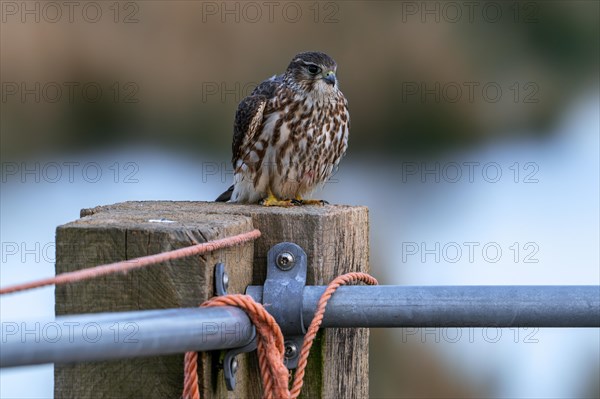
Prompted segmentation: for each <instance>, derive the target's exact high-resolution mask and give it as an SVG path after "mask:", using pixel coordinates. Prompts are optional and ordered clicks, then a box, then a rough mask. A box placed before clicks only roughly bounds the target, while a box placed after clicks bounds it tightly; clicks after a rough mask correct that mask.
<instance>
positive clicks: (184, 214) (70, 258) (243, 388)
mask: <svg viewBox="0 0 600 399" xmlns="http://www.w3.org/2000/svg"><path fill="white" fill-rule="evenodd" d="M81 216H82V219H79V220H77V221H75V222H73V223H69V224H66V225H64V226H60V227H59V228H58V229H57V262H56V269H57V273H62V272H65V271H71V270H75V269H81V268H84V267H90V266H93V265H96V264H100V263H107V262H113V261H117V260H123V259H130V258H133V257H138V256H143V255H147V254H152V253H158V252H163V251H166V250H170V249H175V248H180V247H184V246H188V245H191V244H193V243H195V242H204V241H207V240H212V239H216V238H222V237H225V236H229V235H233V234H238V233H241V232H246V231H249V230H251V229H252V228H258V229H259V230H260V231H261V232H262V236H261V238H259V239H258V240H257V241H256V242H255V243H254V244H252V243H248V244H244V245H243V246H240V247H236V248H232V249H228V250H222V251H216V252H214V253H212V254H208V255H205V256H200V257H193V258H188V259H183V260H179V261H176V262H171V263H170V264H169V265H167V266H166V267H165V266H164V265H162V266H161V265H157V266H152V267H150V268H147V269H145V270H139V271H134V272H131V273H129V274H128V275H125V276H123V275H119V276H109V277H105V278H102V279H100V280H99V281H98V280H96V281H92V282H88V283H79V284H75V285H73V286H62V287H57V289H56V313H57V315H59V314H60V315H62V314H67V313H87V312H100V311H124V310H138V309H155V308H169V307H184V306H196V305H198V304H199V303H201V302H203V301H204V300H206V299H208V298H209V297H210V296H212V295H213V289H212V285H213V280H212V278H213V275H212V273H213V267H214V264H215V263H216V262H218V261H222V262H224V263H225V265H226V270H227V272H228V274H229V276H230V292H236V293H239V292H243V290H244V288H245V287H246V286H247V285H249V284H263V282H264V278H265V273H266V255H267V252H268V250H269V248H270V247H271V246H273V245H275V244H277V243H279V242H282V241H291V242H294V243H296V244H298V245H300V246H301V247H302V248H303V249H304V250H305V251H306V253H307V255H308V276H307V278H308V281H307V283H308V284H311V285H312V284H318V285H324V284H327V283H328V282H329V281H331V280H332V279H333V278H334V277H336V276H338V275H340V274H343V273H347V272H350V271H364V272H368V270H369V240H368V238H369V231H368V210H367V208H365V207H350V206H324V207H319V206H304V207H294V208H270V207H262V206H248V205H236V204H223V203H205V202H125V203H120V204H115V205H108V206H101V207H96V208H93V209H84V210H82V212H81ZM149 220H153V221H152V222H150V221H149ZM161 220H162V221H161ZM168 221H173V222H174V223H170V222H168ZM117 327H118V326H117ZM117 327H116V328H117ZM102 333H111V334H112V333H113V332H112V331H110V332H102ZM124 333H125V332H124ZM368 337H369V334H368V330H367V329H329V330H327V331H325V332H321V333H320V335H319V336H318V338H317V340H316V342H315V345H314V346H313V349H312V351H311V355H310V358H309V363H308V368H307V374H306V378H305V383H304V388H303V391H302V397H304V398H338V397H344V398H359V399H362V398H366V397H368V392H369V381H368V371H369V363H368ZM240 360H241V361H240V368H239V371H238V373H237V374H236V379H237V387H236V390H235V392H233V393H228V392H227V391H226V390H225V386H224V382H223V377H222V370H220V369H219V368H218V362H219V359H218V355H214V356H211V355H210V354H204V355H203V356H202V357H201V364H200V367H199V370H200V372H201V374H202V375H201V377H200V381H201V384H202V397H203V398H223V397H232V398H233V397H236V398H237V397H240V398H241V397H244V398H246V397H248V398H258V397H260V383H259V382H258V381H259V379H260V377H259V373H258V364H257V361H256V357H255V356H254V355H252V356H244V358H243V359H240ZM182 382H183V356H182V355H174V356H160V357H151V358H141V359H125V360H120V361H114V362H98V363H88V364H78V365H56V367H55V396H56V397H57V398H58V397H61V398H62V397H105V398H109V397H110V398H114V397H157V398H158V397H178V396H179V395H180V394H181V388H182Z"/></svg>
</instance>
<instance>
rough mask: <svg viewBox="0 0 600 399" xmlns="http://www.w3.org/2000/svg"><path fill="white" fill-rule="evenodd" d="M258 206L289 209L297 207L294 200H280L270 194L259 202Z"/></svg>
mask: <svg viewBox="0 0 600 399" xmlns="http://www.w3.org/2000/svg"><path fill="white" fill-rule="evenodd" d="M259 204H260V205H262V206H283V207H290V206H295V205H297V204H296V203H295V202H294V200H280V199H278V198H277V197H275V196H274V195H272V194H271V195H269V196H268V197H267V198H265V199H263V200H261V201H260V202H259Z"/></svg>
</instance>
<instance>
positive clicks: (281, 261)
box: [275, 252, 296, 270]
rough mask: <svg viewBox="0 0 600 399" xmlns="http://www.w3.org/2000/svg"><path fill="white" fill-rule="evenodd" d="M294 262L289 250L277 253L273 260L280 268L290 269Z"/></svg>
mask: <svg viewBox="0 0 600 399" xmlns="http://www.w3.org/2000/svg"><path fill="white" fill-rule="evenodd" d="M295 262H296V260H295V259H294V255H292V254H291V253H289V252H282V253H280V254H279V255H277V259H276V261H275V263H276V264H277V267H278V268H280V269H281V270H290V269H291V268H293V267H294V263H295Z"/></svg>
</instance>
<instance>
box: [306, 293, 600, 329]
mask: <svg viewBox="0 0 600 399" xmlns="http://www.w3.org/2000/svg"><path fill="white" fill-rule="evenodd" d="M324 291H325V287H322V286H306V287H305V288H304V299H303V317H304V324H305V325H306V326H308V324H309V323H310V321H311V320H312V317H313V314H314V312H315V310H316V307H317V302H318V300H319V298H320V297H321V294H322V293H323V292H324ZM323 327H600V286H419V287H417V286H344V287H340V288H339V289H338V290H337V291H336V293H335V294H334V295H333V297H332V298H331V300H330V301H329V303H328V306H327V310H326V312H325V315H324V318H323Z"/></svg>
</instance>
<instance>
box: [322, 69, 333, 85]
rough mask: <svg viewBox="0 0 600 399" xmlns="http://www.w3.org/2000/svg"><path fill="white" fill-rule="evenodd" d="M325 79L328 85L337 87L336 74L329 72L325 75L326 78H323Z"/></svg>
mask: <svg viewBox="0 0 600 399" xmlns="http://www.w3.org/2000/svg"><path fill="white" fill-rule="evenodd" d="M323 79H324V80H325V82H327V83H328V84H330V85H332V86H335V80H336V79H335V72H333V71H329V72H327V73H326V74H325V76H323Z"/></svg>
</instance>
